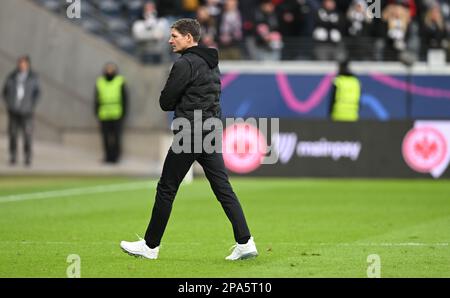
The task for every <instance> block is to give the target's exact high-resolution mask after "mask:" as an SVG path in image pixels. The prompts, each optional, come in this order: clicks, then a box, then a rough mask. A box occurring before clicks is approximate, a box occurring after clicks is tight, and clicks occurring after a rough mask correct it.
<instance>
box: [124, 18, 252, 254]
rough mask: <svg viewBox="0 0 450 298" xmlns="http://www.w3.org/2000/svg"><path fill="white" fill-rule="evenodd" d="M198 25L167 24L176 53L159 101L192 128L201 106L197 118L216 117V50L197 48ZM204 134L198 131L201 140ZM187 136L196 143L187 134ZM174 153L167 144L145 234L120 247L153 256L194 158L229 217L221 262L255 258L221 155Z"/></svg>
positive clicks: (184, 21)
mask: <svg viewBox="0 0 450 298" xmlns="http://www.w3.org/2000/svg"><path fill="white" fill-rule="evenodd" d="M200 36H201V33H200V24H199V23H198V21H196V20H194V19H180V20H178V21H176V22H175V23H174V24H173V25H172V27H171V37H170V40H169V43H170V45H171V46H172V48H173V51H174V52H175V53H179V54H181V57H180V58H178V60H177V61H175V63H174V65H173V67H172V70H171V71H170V75H169V78H168V79H167V82H166V85H165V87H164V89H163V90H162V92H161V97H160V99H159V103H160V106H161V108H162V109H163V110H164V111H175V115H174V120H176V119H181V118H184V119H187V120H188V121H189V122H190V123H191V127H193V123H194V110H201V112H202V121H203V122H204V121H205V120H207V119H210V118H220V117H221V108H220V103H219V98H220V93H221V85H220V71H219V67H218V52H217V50H215V49H210V48H204V47H199V46H198V42H199V40H200ZM206 133H207V132H206V131H202V138H201V139H203V137H204V136H205V134H206ZM189 140H193V142H192V143H190V144H189V146H190V147H191V149H192V148H194V147H196V146H194V144H193V143H195V142H202V144H203V141H202V140H198V139H197V138H196V136H194V135H193V134H192V138H186V139H183V140H182V141H183V142H185V141H186V142H189ZM175 151H177V153H175V152H174V150H173V148H172V147H171V148H170V149H169V151H168V153H167V156H166V159H165V161H164V166H163V171H162V174H161V178H160V180H159V182H158V187H157V190H156V198H155V204H154V206H153V211H152V216H151V220H150V223H149V225H148V228H147V231H146V233H145V238H144V239H141V240H139V241H135V242H127V241H122V242H121V243H120V246H121V248H122V249H123V250H124V251H125V252H127V253H129V254H131V255H135V256H141V257H145V258H148V259H156V258H158V253H159V248H160V242H161V238H162V236H163V233H164V230H165V228H166V225H167V222H168V220H169V217H170V213H171V210H172V203H173V201H174V199H175V195H176V193H177V191H178V187H179V186H180V184H181V182H182V180H183V178H184V176H185V175H186V173H187V172H188V170H189V169H190V167H191V165H192V164H193V163H194V161H197V162H198V163H199V164H200V165H201V166H202V167H203V169H204V171H205V175H206V178H207V179H208V181H209V183H210V185H211V188H212V190H213V192H214V194H215V196H216V197H217V199H218V200H219V202H220V203H221V205H222V208H223V209H224V211H225V213H226V215H227V217H228V219H229V220H230V222H231V224H232V227H233V233H234V238H235V240H236V242H237V243H236V246H235V248H234V250H233V252H232V253H231V254H230V255H229V256H227V257H226V259H227V260H240V259H246V258H250V257H256V256H257V255H258V252H257V250H256V245H255V243H254V241H253V237H251V234H250V231H249V228H248V226H247V222H246V219H245V216H244V212H243V210H242V208H241V205H240V203H239V201H238V199H237V197H236V195H235V193H234V192H233V189H232V187H231V185H230V183H229V181H228V175H227V173H226V170H225V165H224V162H223V158H222V154H221V153H220V152H212V153H207V152H205V150H204V148H203V147H202V150H201V152H197V150H191V151H190V152H179V153H178V150H175Z"/></svg>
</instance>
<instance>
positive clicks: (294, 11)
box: [276, 0, 314, 60]
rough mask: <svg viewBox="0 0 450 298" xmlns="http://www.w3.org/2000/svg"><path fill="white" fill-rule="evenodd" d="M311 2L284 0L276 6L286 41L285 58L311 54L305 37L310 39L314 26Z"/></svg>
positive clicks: (308, 0)
mask: <svg viewBox="0 0 450 298" xmlns="http://www.w3.org/2000/svg"><path fill="white" fill-rule="evenodd" d="M311 3H312V1H311V0H284V1H282V2H281V3H280V4H279V5H278V6H277V8H276V11H277V15H278V21H279V24H280V26H279V28H280V33H281V35H282V36H283V43H284V47H283V51H282V59H283V60H291V59H297V58H298V57H300V56H302V57H309V56H310V53H309V52H310V50H311V47H308V46H307V43H306V42H305V37H307V38H308V39H309V37H310V36H311V35H312V30H313V26H314V19H313V12H314V6H313V5H312V4H311ZM300 38H301V39H300Z"/></svg>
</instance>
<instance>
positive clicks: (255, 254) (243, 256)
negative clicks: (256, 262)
mask: <svg viewBox="0 0 450 298" xmlns="http://www.w3.org/2000/svg"><path fill="white" fill-rule="evenodd" d="M257 256H258V253H257V252H251V253H248V254H245V255H242V256H241V257H240V258H238V259H235V260H228V259H227V261H241V260H249V259H254V258H256V257H257Z"/></svg>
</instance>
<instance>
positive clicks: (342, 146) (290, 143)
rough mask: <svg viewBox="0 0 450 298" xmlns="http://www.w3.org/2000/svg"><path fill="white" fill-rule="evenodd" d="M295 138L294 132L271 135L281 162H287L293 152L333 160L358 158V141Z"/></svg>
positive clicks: (359, 149)
mask: <svg viewBox="0 0 450 298" xmlns="http://www.w3.org/2000/svg"><path fill="white" fill-rule="evenodd" d="M297 140H298V136H297V134H296V133H279V134H274V135H272V143H273V144H274V147H275V148H274V149H275V151H276V153H277V154H278V157H279V160H280V162H281V163H283V164H286V163H288V162H289V161H290V160H291V159H292V157H293V156H294V152H295V153H296V154H297V156H299V157H312V158H320V157H331V158H332V159H333V160H335V161H337V160H339V159H340V158H342V157H346V158H349V159H351V160H353V161H355V160H357V159H358V158H359V154H360V152H361V147H362V146H361V143H360V142H349V141H328V140H327V139H326V138H321V139H320V140H318V141H301V142H298V143H297Z"/></svg>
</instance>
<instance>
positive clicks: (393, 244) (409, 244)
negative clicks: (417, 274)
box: [278, 242, 449, 246]
mask: <svg viewBox="0 0 450 298" xmlns="http://www.w3.org/2000/svg"><path fill="white" fill-rule="evenodd" d="M278 244H286V245H299V246H449V243H447V242H437V243H424V242H403V243H390V242H380V243H376V242H371V243H292V242H286V243H278Z"/></svg>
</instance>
